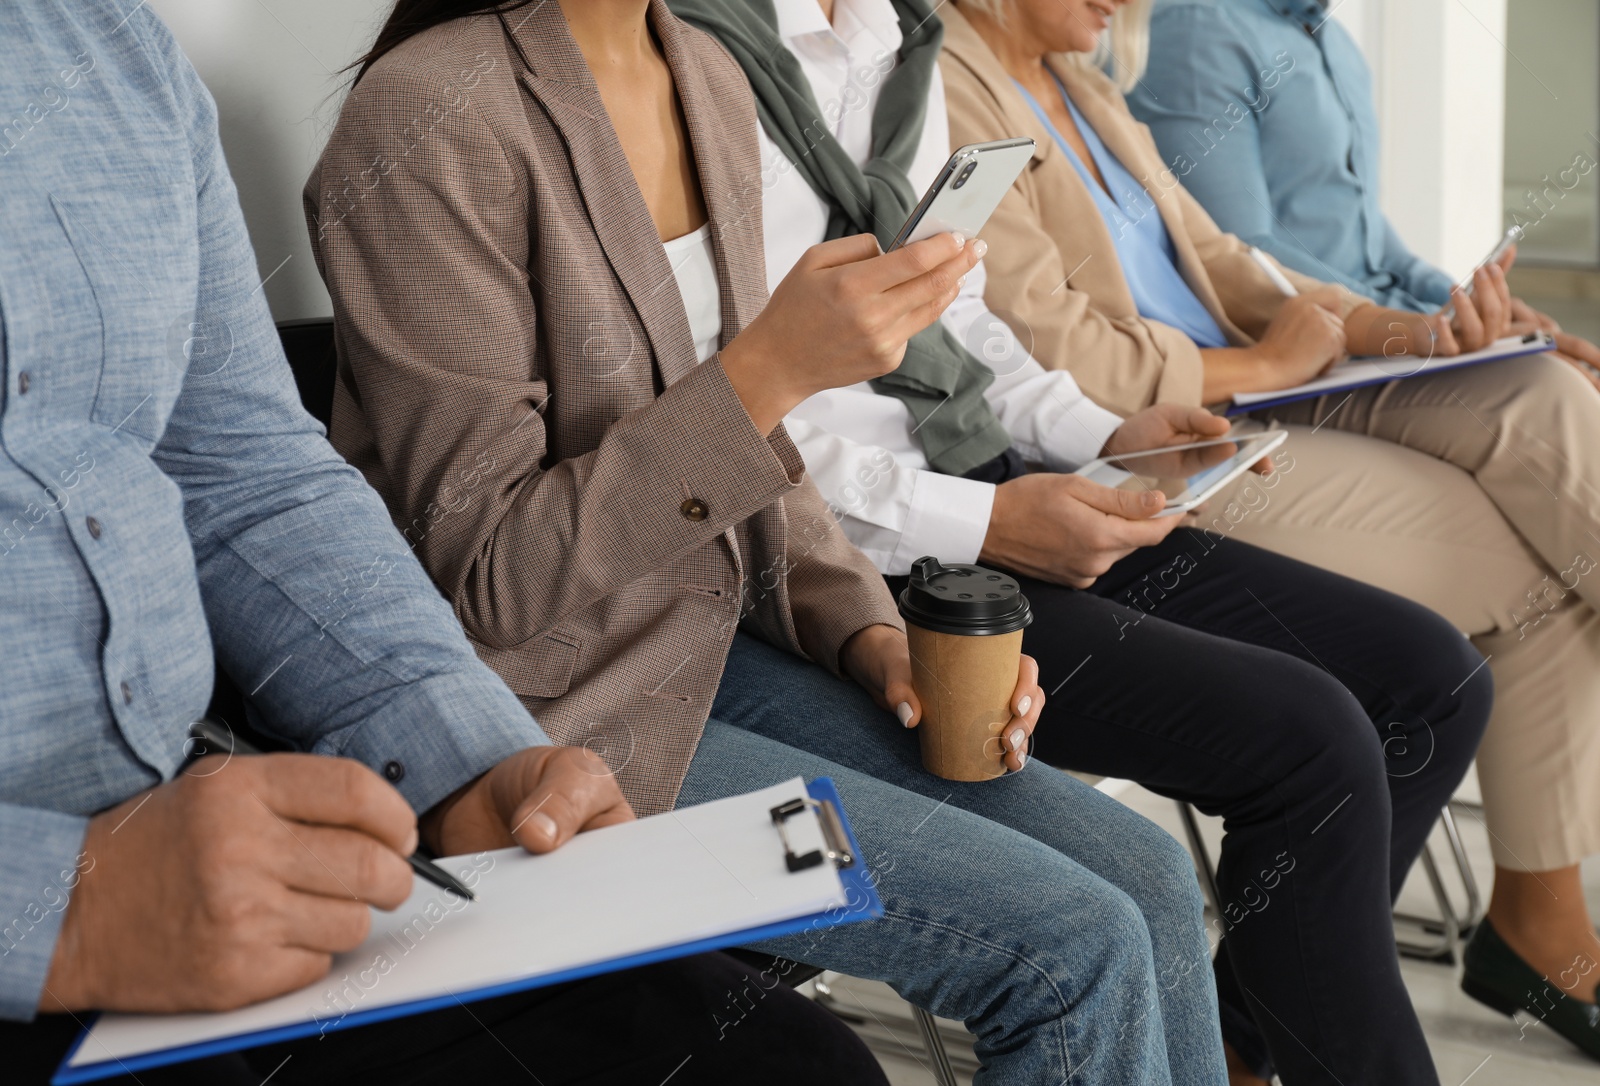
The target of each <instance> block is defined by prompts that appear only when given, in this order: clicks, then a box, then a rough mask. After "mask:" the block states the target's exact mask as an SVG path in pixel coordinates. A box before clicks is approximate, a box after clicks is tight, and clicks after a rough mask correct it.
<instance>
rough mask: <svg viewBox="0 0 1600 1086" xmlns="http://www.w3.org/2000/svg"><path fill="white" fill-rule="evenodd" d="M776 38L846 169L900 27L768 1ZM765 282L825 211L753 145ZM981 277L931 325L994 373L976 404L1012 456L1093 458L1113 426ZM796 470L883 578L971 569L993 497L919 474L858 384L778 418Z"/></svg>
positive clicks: (903, 412) (878, 17)
mask: <svg viewBox="0 0 1600 1086" xmlns="http://www.w3.org/2000/svg"><path fill="white" fill-rule="evenodd" d="M774 5H775V8H776V11H777V16H778V33H779V35H780V36H781V37H782V39H783V41H784V43H785V45H787V47H788V48H789V51H790V52H791V53H793V54H794V55H795V57H796V58H797V59H798V60H799V61H800V66H801V69H802V70H803V71H804V72H805V75H806V78H807V79H808V80H809V81H810V83H811V90H812V94H813V95H814V96H815V98H816V100H817V101H818V103H820V104H821V108H822V116H823V120H824V121H826V122H827V123H828V125H829V127H830V130H831V131H832V133H833V135H834V137H835V138H836V139H838V141H839V143H840V145H841V146H842V147H843V148H844V149H845V151H846V152H847V153H849V154H850V155H851V157H853V158H854V159H855V160H856V161H857V162H865V161H866V159H867V156H868V153H869V151H870V149H871V141H872V111H873V108H874V107H875V106H876V105H877V99H878V90H879V89H880V87H881V86H882V83H883V78H884V76H885V75H887V74H888V73H889V72H890V71H892V70H893V69H894V66H895V63H896V55H897V53H898V51H899V48H900V40H901V35H900V26H899V20H898V18H897V17H896V15H895V10H894V5H893V4H892V3H891V0H836V3H835V5H834V21H835V23H836V24H837V25H836V27H835V26H830V25H829V24H828V20H827V18H826V17H825V16H824V15H823V14H822V8H821V7H820V6H819V5H818V4H817V0H774ZM760 138H761V163H762V193H763V197H762V213H763V218H764V224H763V230H764V233H765V236H766V257H767V283H768V285H769V286H776V285H777V284H778V283H779V282H780V281H781V280H782V279H783V277H784V276H785V275H786V274H788V272H789V269H790V268H792V267H793V266H794V264H795V262H796V261H797V260H799V259H800V254H802V253H804V252H805V251H806V250H807V249H808V248H810V247H811V246H812V245H815V244H816V243H817V242H819V241H821V240H822V239H823V235H824V234H825V233H826V232H827V223H828V208H827V205H825V204H824V203H823V202H822V200H821V199H819V198H818V197H817V195H816V194H815V193H814V192H812V191H811V186H810V185H808V184H806V181H805V178H803V177H802V176H800V174H799V172H797V171H796V170H795V168H794V165H793V163H791V162H790V161H789V159H788V157H787V156H785V155H784V154H783V152H782V151H780V150H778V148H777V145H776V144H774V143H773V142H772V141H771V140H770V139H768V138H767V134H766V133H765V132H762V133H761V137H760ZM950 150H951V148H950V125H949V121H948V119H947V115H946V113H945V104H944V82H943V80H942V79H941V78H940V75H939V72H938V70H937V69H935V71H934V75H933V85H932V87H931V88H930V89H929V98H928V111H927V118H926V120H925V122H924V124H923V128H922V143H921V145H920V146H919V147H918V149H917V154H916V157H915V160H914V161H913V162H912V165H911V170H910V178H911V184H912V187H913V188H915V189H916V190H917V191H918V193H919V194H920V193H921V192H922V191H923V190H925V189H926V188H927V187H928V186H929V185H931V184H932V183H933V180H934V178H935V177H936V176H938V172H939V167H941V166H943V165H944V162H945V159H947V158H948V157H949V156H950ZM984 282H985V277H984V271H983V265H982V264H979V265H978V266H977V267H976V268H974V269H973V270H972V271H971V272H969V273H968V275H967V281H966V284H965V285H964V286H963V288H962V290H961V294H960V296H959V297H958V298H957V299H956V301H955V302H954V303H953V304H952V305H951V306H950V308H949V309H948V310H946V311H945V314H944V318H943V320H944V323H945V327H947V328H948V329H950V331H951V332H952V333H954V334H955V336H956V338H957V339H960V340H961V341H962V342H964V343H966V344H967V348H968V350H970V351H972V353H973V354H975V355H976V356H977V357H978V358H980V359H982V360H983V361H984V362H986V363H988V364H989V366H990V367H991V368H992V369H994V371H995V374H996V379H995V382H994V384H992V385H991V386H990V387H989V391H988V393H987V395H988V399H989V403H990V404H991V405H992V406H993V408H994V410H995V414H996V415H997V416H998V417H999V419H1000V421H1001V423H1002V424H1004V426H1005V427H1006V429H1007V430H1008V431H1010V433H1011V437H1012V440H1013V442H1014V444H1015V445H1016V446H1017V448H1018V449H1019V450H1020V451H1021V452H1022V454H1023V455H1024V456H1025V457H1026V458H1028V459H1029V460H1032V461H1036V462H1039V463H1042V464H1044V465H1045V466H1046V467H1047V468H1050V469H1051V470H1056V471H1070V470H1071V469H1073V468H1075V467H1077V466H1079V465H1080V464H1083V463H1085V462H1087V461H1089V460H1093V459H1094V458H1095V457H1097V456H1099V455H1100V450H1101V449H1102V448H1103V447H1104V446H1105V443H1106V439H1107V438H1109V437H1110V436H1111V434H1112V432H1113V431H1115V430H1116V428H1117V427H1118V426H1120V425H1121V424H1122V419H1121V418H1120V417H1119V416H1117V415H1114V414H1112V413H1111V412H1109V411H1106V410H1104V409H1102V408H1100V407H1099V406H1098V405H1096V404H1095V403H1093V402H1092V401H1091V400H1089V399H1088V397H1086V396H1085V395H1084V394H1083V392H1082V391H1081V390H1080V389H1079V388H1078V383H1077V382H1076V381H1074V380H1073V378H1072V375H1071V374H1070V373H1067V372H1065V371H1061V370H1057V371H1053V372H1051V371H1046V370H1045V369H1044V368H1043V367H1042V366H1040V365H1039V363H1038V362H1036V361H1034V360H1033V358H1032V356H1030V355H1029V354H1028V352H1027V349H1026V348H1024V347H1023V346H1022V344H1020V343H1018V342H1017V339H1016V336H1015V335H1014V334H1013V333H1012V331H1011V329H1010V327H1009V326H1008V325H1007V324H1006V323H1005V321H1004V320H1002V319H1001V318H1000V317H999V316H997V315H995V314H994V313H992V312H991V311H990V310H989V307H988V306H987V305H986V304H985V303H984V300H983V290H984ZM785 423H786V425H787V426H788V429H789V434H790V436H791V437H792V438H793V439H794V441H795V444H796V445H797V446H798V447H799V449H800V453H801V455H802V456H803V457H804V458H805V462H806V468H807V470H808V471H809V472H810V473H811V477H812V479H813V480H814V481H815V482H816V484H817V488H818V489H819V490H820V491H821V492H822V496H823V497H824V498H825V499H827V501H828V502H829V503H830V504H831V505H832V507H833V509H834V513H835V515H836V516H838V517H839V518H840V524H841V526H842V527H843V529H844V532H845V535H846V536H848V537H849V539H850V541H851V542H853V543H854V544H855V545H856V546H858V547H860V548H861V550H862V551H864V552H865V553H866V555H867V557H869V558H871V559H872V561H873V563H874V564H875V565H876V566H877V567H878V569H879V570H880V571H881V572H883V573H888V574H907V573H909V572H910V571H911V563H912V562H914V561H915V560H916V559H917V558H919V557H921V556H922V555H924V554H932V555H935V556H937V557H938V558H940V559H941V560H943V561H946V562H974V561H977V558H978V552H979V551H980V550H981V549H982V547H983V538H984V536H985V534H987V532H988V530H989V514H990V511H991V510H992V509H993V506H994V487H993V486H992V485H991V484H988V483H977V482H973V481H972V480H970V479H962V478H959V477H956V476H951V475H940V474H938V473H936V472H932V471H929V470H927V464H928V462H927V458H926V457H925V456H924V455H923V452H922V446H921V444H920V443H919V442H918V441H917V437H916V434H915V433H913V431H912V428H913V426H914V422H913V420H912V417H911V412H910V411H908V410H907V409H906V406H905V405H904V404H902V403H901V402H900V401H899V400H897V399H895V398H893V397H892V396H880V395H879V394H877V393H876V392H874V391H873V390H872V388H871V386H870V385H867V384H865V383H863V384H859V385H852V386H850V387H848V388H841V389H830V390H829V391H827V392H823V393H819V394H818V395H816V396H813V397H811V398H810V399H809V400H807V401H806V402H805V403H803V404H801V405H800V406H799V407H797V408H795V410H794V412H793V413H791V414H790V415H789V417H788V418H787V419H786V420H785Z"/></svg>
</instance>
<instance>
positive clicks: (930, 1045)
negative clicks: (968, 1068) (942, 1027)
mask: <svg viewBox="0 0 1600 1086" xmlns="http://www.w3.org/2000/svg"><path fill="white" fill-rule="evenodd" d="M911 1011H912V1016H913V1017H915V1018H916V1020H917V1032H918V1033H920V1034H922V1047H923V1048H925V1049H927V1052H928V1061H929V1062H930V1063H932V1064H933V1077H934V1079H936V1080H937V1081H938V1083H939V1086H956V1072H955V1069H954V1068H953V1067H951V1066H950V1053H949V1052H948V1051H946V1050H945V1047H944V1038H943V1037H940V1036H939V1023H938V1022H937V1021H935V1019H934V1017H933V1015H932V1014H929V1013H928V1012H927V1011H925V1010H923V1009H922V1008H921V1007H912V1008H911Z"/></svg>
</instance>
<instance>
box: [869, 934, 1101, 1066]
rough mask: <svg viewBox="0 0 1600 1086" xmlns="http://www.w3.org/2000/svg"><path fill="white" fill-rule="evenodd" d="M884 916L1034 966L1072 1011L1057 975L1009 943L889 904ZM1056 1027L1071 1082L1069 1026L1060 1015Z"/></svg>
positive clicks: (1063, 1009)
mask: <svg viewBox="0 0 1600 1086" xmlns="http://www.w3.org/2000/svg"><path fill="white" fill-rule="evenodd" d="M883 916H884V919H885V920H890V919H893V920H900V921H903V922H904V923H907V924H911V925H915V926H920V927H926V928H934V929H937V930H939V931H943V932H946V933H948V934H950V935H954V936H955V937H956V938H957V939H959V940H963V941H966V942H970V943H973V944H976V945H978V946H981V947H983V948H984V949H986V950H988V951H990V952H992V953H995V954H999V955H1000V956H1001V957H1004V958H1007V959H1009V960H1010V961H1012V962H1013V963H1015V964H1019V965H1023V966H1026V967H1027V968H1028V969H1030V970H1032V971H1033V972H1034V973H1035V974H1036V975H1037V976H1039V977H1040V978H1041V979H1043V980H1044V982H1045V985H1046V986H1047V987H1048V988H1049V990H1050V992H1051V993H1052V994H1054V996H1055V997H1056V1001H1057V1002H1058V1003H1059V1004H1060V1005H1061V1012H1062V1017H1065V1015H1066V1014H1067V1013H1069V1012H1071V1010H1072V1003H1071V1002H1070V1001H1069V1000H1068V999H1067V998H1066V997H1065V996H1064V995H1063V994H1062V992H1061V989H1060V987H1059V986H1058V985H1057V984H1056V981H1055V977H1054V976H1053V975H1052V974H1051V973H1050V971H1049V970H1048V969H1045V968H1044V967H1043V966H1041V965H1039V964H1038V963H1037V962H1035V961H1033V960H1032V959H1031V958H1028V957H1027V956H1025V955H1023V954H1020V953H1018V952H1016V951H1013V950H1010V949H1007V948H1006V947H1003V946H1000V945H999V944H996V943H993V942H990V941H989V940H987V939H984V938H983V937H981V936H978V935H974V934H972V933H971V932H967V931H962V930H961V929H959V928H955V927H952V926H951V925H949V924H944V923H941V922H939V921H937V920H930V919H927V918H924V917H916V916H912V915H910V914H908V913H902V912H897V911H895V910H894V909H889V908H885V909H884V913H883ZM1064 972H1067V973H1068V975H1069V976H1070V975H1071V974H1070V971H1066V970H1064ZM1056 1029H1057V1035H1058V1037H1059V1048H1060V1052H1059V1056H1060V1060H1061V1069H1062V1070H1063V1071H1065V1073H1066V1077H1065V1078H1063V1079H1062V1080H1061V1081H1062V1082H1070V1081H1071V1079H1072V1076H1073V1074H1074V1071H1073V1069H1072V1056H1071V1053H1070V1052H1069V1051H1068V1049H1067V1036H1066V1027H1065V1024H1064V1023H1063V1022H1062V1021H1061V1018H1057V1020H1056Z"/></svg>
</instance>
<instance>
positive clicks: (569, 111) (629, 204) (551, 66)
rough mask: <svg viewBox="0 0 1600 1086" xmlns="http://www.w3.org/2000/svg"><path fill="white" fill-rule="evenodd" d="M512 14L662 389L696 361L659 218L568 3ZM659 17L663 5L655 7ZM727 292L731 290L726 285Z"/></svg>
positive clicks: (531, 74) (525, 75)
mask: <svg viewBox="0 0 1600 1086" xmlns="http://www.w3.org/2000/svg"><path fill="white" fill-rule="evenodd" d="M523 10H527V11H528V14H527V15H526V16H524V17H520V18H519V16H521V12H520V11H513V12H511V13H510V14H509V15H508V16H507V17H506V18H507V21H508V25H509V26H510V28H511V33H512V35H513V37H514V38H515V39H516V43H517V45H519V46H520V47H521V50H522V53H523V55H524V56H525V57H526V59H527V62H528V68H527V69H524V70H523V71H522V72H521V73H520V76H519V78H520V79H521V81H522V85H523V86H524V87H525V88H527V90H528V93H529V94H531V95H532V96H533V97H534V99H535V100H537V101H538V103H539V105H540V106H541V107H543V109H544V112H545V113H546V115H547V116H549V118H550V120H551V122H552V123H553V124H554V125H555V126H556V128H557V129H558V130H559V131H560V133H561V137H562V139H563V140H564V141H565V142H566V145H567V153H568V156H569V158H570V160H571V165H572V172H573V175H574V177H576V179H577V182H578V191H579V192H580V193H581V194H582V196H583V203H584V206H585V207H586V208H587V209H588V212H589V221H590V224H591V225H592V226H593V228H594V233H595V237H596V238H598V239H599V241H600V247H601V248H602V249H603V250H604V251H605V254H606V260H607V261H608V262H609V263H610V265H611V270H612V273H613V274H614V275H616V277H617V280H618V281H619V282H620V283H621V284H622V287H623V290H624V291H625V292H626V293H627V295H628V299H629V300H630V301H631V302H632V303H633V308H634V311H635V312H636V313H637V314H638V316H639V322H640V324H641V325H643V327H644V333H645V338H646V339H647V340H649V343H650V350H651V354H652V356H653V357H654V359H655V365H656V372H657V373H658V375H659V376H660V379H661V384H662V387H666V386H667V385H670V384H672V383H673V382H674V381H676V380H678V379H679V378H680V377H682V376H683V375H684V374H685V373H687V372H688V371H689V370H690V369H693V368H694V365H695V362H696V358H695V349H694V337H693V333H691V332H690V330H689V318H688V315H687V314H686V313H685V311H684V308H683V299H682V298H681V297H680V296H679V294H678V285H677V280H676V277H675V276H674V275H673V271H672V265H671V264H670V263H669V262H668V260H667V254H666V251H665V250H664V249H663V248H662V247H661V240H660V238H659V236H658V235H657V234H656V226H655V221H654V220H653V219H652V218H651V217H650V209H649V208H648V207H646V206H645V202H644V195H643V194H642V193H641V192H640V191H639V185H638V183H637V182H636V181H635V180H634V177H633V169H632V167H631V166H630V165H629V164H628V157H627V155H626V154H624V153H623V150H622V144H621V143H619V142H618V140H617V134H616V130H615V129H614V128H612V126H611V120H610V117H609V116H608V115H607V114H606V108H605V103H604V102H603V101H602V100H601V98H600V90H599V88H598V87H597V86H596V85H595V82H594V77H593V76H592V75H591V74H590V72H589V66H588V64H587V63H586V62H585V61H584V59H583V54H582V53H581V52H580V51H579V49H578V45H577V43H576V42H575V41H573V40H572V35H571V33H570V32H568V30H567V23H566V19H565V17H564V16H563V15H562V14H561V5H559V4H553V3H543V4H535V5H532V6H531V8H530V9H523ZM651 10H652V15H653V16H654V15H656V6H655V5H654V4H653V5H652V9H651ZM724 291H725V292H726V287H724Z"/></svg>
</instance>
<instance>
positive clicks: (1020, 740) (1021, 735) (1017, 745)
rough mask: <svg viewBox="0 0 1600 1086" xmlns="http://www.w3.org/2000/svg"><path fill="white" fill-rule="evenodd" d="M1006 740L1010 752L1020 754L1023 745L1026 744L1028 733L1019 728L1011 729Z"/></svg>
mask: <svg viewBox="0 0 1600 1086" xmlns="http://www.w3.org/2000/svg"><path fill="white" fill-rule="evenodd" d="M1006 739H1007V740H1008V741H1009V742H1010V743H1011V749H1012V750H1014V751H1018V752H1020V751H1021V750H1022V748H1023V745H1024V744H1026V743H1027V742H1028V733H1027V732H1025V731H1023V730H1022V729H1021V728H1013V729H1011V734H1010V735H1008V736H1006Z"/></svg>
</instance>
